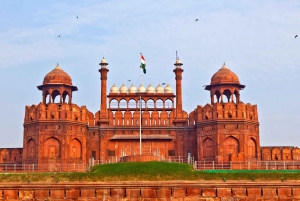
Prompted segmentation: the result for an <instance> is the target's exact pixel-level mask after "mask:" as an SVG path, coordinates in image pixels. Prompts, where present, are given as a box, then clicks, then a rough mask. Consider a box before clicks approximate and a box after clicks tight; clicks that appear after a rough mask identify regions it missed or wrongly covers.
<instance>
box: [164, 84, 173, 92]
mask: <svg viewBox="0 0 300 201" xmlns="http://www.w3.org/2000/svg"><path fill="white" fill-rule="evenodd" d="M165 93H172V87H170V85H169V84H167V86H166V87H165Z"/></svg>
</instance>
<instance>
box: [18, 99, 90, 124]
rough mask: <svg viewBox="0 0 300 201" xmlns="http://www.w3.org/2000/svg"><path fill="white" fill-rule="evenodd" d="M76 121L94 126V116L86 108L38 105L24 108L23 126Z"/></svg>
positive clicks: (67, 105)
mask: <svg viewBox="0 0 300 201" xmlns="http://www.w3.org/2000/svg"><path fill="white" fill-rule="evenodd" d="M59 120H62V121H76V122H81V123H84V124H88V125H94V115H93V113H91V112H90V111H88V110H87V108H86V106H81V107H79V106H77V105H76V104H73V103H72V104H67V103H62V104H57V103H49V104H44V103H39V104H38V105H32V106H26V107H25V118H24V124H27V123H32V122H37V121H59Z"/></svg>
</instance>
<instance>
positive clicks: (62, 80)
mask: <svg viewBox="0 0 300 201" xmlns="http://www.w3.org/2000/svg"><path fill="white" fill-rule="evenodd" d="M37 88H38V89H39V90H42V91H43V103H44V104H46V103H54V100H55V98H56V97H57V96H59V101H58V102H59V103H66V102H68V103H69V104H71V103H72V92H73V91H77V90H78V89H77V87H76V86H73V85H72V79H71V77H70V76H69V75H68V73H66V72H65V71H64V70H62V69H61V68H60V66H59V65H58V64H57V66H56V67H55V68H54V69H53V70H52V71H51V72H49V73H48V74H47V75H46V76H45V78H44V81H43V85H40V86H38V87H37ZM67 96H68V97H69V100H66V97H67ZM47 97H48V98H49V99H48V102H47V100H46V99H47Z"/></svg>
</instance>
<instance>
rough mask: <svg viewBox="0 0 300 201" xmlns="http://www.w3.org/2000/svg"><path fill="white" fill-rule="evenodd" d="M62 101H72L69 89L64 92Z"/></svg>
mask: <svg viewBox="0 0 300 201" xmlns="http://www.w3.org/2000/svg"><path fill="white" fill-rule="evenodd" d="M62 102H63V103H67V102H68V103H69V102H70V94H69V92H67V91H64V92H63V94H62Z"/></svg>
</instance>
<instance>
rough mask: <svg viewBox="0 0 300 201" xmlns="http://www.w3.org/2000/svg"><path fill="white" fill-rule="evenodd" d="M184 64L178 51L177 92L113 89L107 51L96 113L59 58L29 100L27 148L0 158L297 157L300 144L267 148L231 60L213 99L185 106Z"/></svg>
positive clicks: (217, 79) (214, 85)
mask: <svg viewBox="0 0 300 201" xmlns="http://www.w3.org/2000/svg"><path fill="white" fill-rule="evenodd" d="M182 65H183V64H182V63H181V61H180V60H179V58H178V59H177V60H176V62H175V64H174V66H175V68H174V70H173V72H174V74H175V80H176V88H175V90H174V91H175V92H173V89H172V88H171V86H169V85H167V86H164V87H163V86H162V85H160V84H159V85H158V86H157V87H156V88H154V87H153V86H152V85H149V86H148V87H147V88H145V87H144V86H143V85H140V86H139V87H138V88H136V87H135V86H134V85H131V86H130V87H129V88H127V87H126V86H124V85H122V86H121V87H120V88H118V87H117V86H115V85H114V86H112V87H111V88H110V91H109V93H107V82H106V81H107V79H108V72H109V69H108V63H107V61H106V60H105V59H104V58H103V59H102V60H101V63H100V69H99V72H100V78H101V100H100V101H101V103H100V110H99V111H96V112H95V113H93V112H91V111H89V110H88V109H87V108H86V106H78V105H76V104H75V103H74V102H73V99H72V93H73V92H74V91H77V87H76V86H74V85H73V83H72V79H71V77H70V76H69V75H68V74H67V73H66V72H65V71H63V70H62V69H61V67H60V66H59V65H57V66H56V67H55V68H54V69H53V70H52V71H51V72H49V73H48V74H47V75H46V76H45V77H44V81H43V83H42V85H40V86H38V87H37V88H38V89H39V90H41V91H42V102H40V103H38V104H37V105H35V104H34V105H32V106H26V107H25V118H24V139H23V148H1V150H0V163H14V164H15V163H19V164H68V163H78V164H79V163H82V164H83V163H88V161H89V159H90V158H94V159H97V160H102V161H105V160H121V159H122V157H126V156H138V155H140V154H141V155H142V156H144V157H152V156H153V157H159V158H161V159H164V158H169V157H175V156H177V157H186V156H188V155H190V156H193V157H194V160H196V161H214V162H228V161H240V162H247V161H277V160H278V161H283V160H284V161H295V160H298V158H299V155H300V149H299V148H297V147H261V145H260V139H259V122H258V111H257V106H256V105H251V104H250V103H244V102H243V101H242V98H241V97H240V90H243V89H244V88H245V85H243V84H241V83H240V81H239V78H238V76H237V75H236V74H235V73H234V72H232V71H231V70H230V69H229V68H227V67H226V66H225V64H224V65H223V66H222V67H221V68H220V69H219V70H218V71H217V72H216V73H215V74H214V75H213V76H212V78H211V83H210V84H209V85H206V87H205V90H207V91H209V95H210V97H211V102H210V103H207V104H205V105H204V106H201V105H197V106H195V109H194V110H193V111H188V112H187V111H184V109H183V103H182V79H183V78H182V74H183V72H184V70H183V68H182ZM140 114H141V116H140ZM141 128H142V129H141ZM140 134H141V135H140ZM140 136H141V137H140ZM140 140H141V141H142V148H141V149H140Z"/></svg>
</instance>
